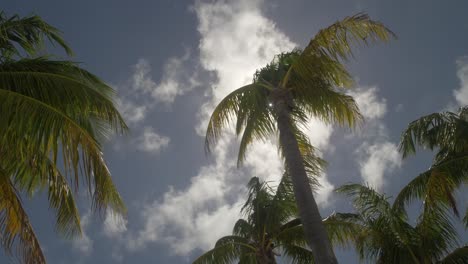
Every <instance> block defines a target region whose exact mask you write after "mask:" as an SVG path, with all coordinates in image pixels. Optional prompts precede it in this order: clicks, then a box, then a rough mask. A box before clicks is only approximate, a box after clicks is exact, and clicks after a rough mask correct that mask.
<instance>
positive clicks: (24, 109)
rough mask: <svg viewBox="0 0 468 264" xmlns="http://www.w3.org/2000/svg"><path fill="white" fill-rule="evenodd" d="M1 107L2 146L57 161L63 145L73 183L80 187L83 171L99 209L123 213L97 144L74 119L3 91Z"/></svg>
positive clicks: (63, 152)
mask: <svg viewBox="0 0 468 264" xmlns="http://www.w3.org/2000/svg"><path fill="white" fill-rule="evenodd" d="M0 108H1V110H2V113H4V114H2V116H0V124H2V125H1V126H0V131H1V137H0V142H2V147H4V146H11V148H12V149H14V146H22V147H20V148H18V149H19V150H27V151H29V152H30V153H51V155H52V156H53V157H54V159H53V160H54V161H55V160H56V157H57V156H58V154H59V147H60V146H61V149H60V153H61V154H62V159H63V162H64V167H65V168H64V169H65V174H66V175H67V174H73V175H74V182H75V184H78V183H79V181H80V178H79V173H80V168H81V169H82V171H81V172H82V173H83V174H84V175H85V182H86V183H87V184H88V186H90V188H89V189H90V190H91V186H92V185H94V188H95V190H94V193H93V198H94V199H93V201H94V205H95V206H96V208H105V207H107V205H110V206H111V207H114V209H115V210H116V211H121V212H122V211H123V209H124V207H123V203H122V201H121V199H120V196H119V195H118V193H117V191H116V190H115V187H114V186H113V184H112V181H111V178H110V173H109V170H108V169H107V166H106V165H105V162H104V160H103V158H102V152H101V148H100V146H99V144H98V142H96V139H95V138H94V137H93V136H92V135H90V134H89V133H88V132H87V131H86V130H84V129H83V128H82V126H80V125H79V124H78V123H77V122H76V121H75V120H73V119H71V118H70V117H69V116H67V115H66V114H65V113H64V112H62V111H59V110H58V109H56V108H53V107H51V106H50V105H47V104H45V103H43V102H41V101H39V100H37V99H35V98H32V97H28V96H24V95H22V94H19V93H16V92H13V91H9V90H3V89H0ZM17 113H21V115H18V114H17ZM7 124H11V125H9V126H7ZM20 135H21V136H20ZM79 150H81V153H80V151H79ZM11 154H16V155H20V156H25V155H27V153H18V152H14V153H11Z"/></svg>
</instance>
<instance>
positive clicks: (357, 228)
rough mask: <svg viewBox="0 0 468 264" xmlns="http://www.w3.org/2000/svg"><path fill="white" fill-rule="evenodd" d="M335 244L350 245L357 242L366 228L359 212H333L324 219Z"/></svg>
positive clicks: (331, 239)
mask: <svg viewBox="0 0 468 264" xmlns="http://www.w3.org/2000/svg"><path fill="white" fill-rule="evenodd" d="M323 224H324V225H325V228H326V229H327V233H328V236H329V237H330V241H331V242H332V244H333V245H334V246H342V247H348V246H350V245H351V244H352V243H355V242H356V240H357V239H358V237H359V236H360V235H361V234H362V232H363V230H364V229H365V226H364V224H363V223H362V220H361V218H360V217H359V215H357V214H349V213H333V214H331V215H330V216H328V217H327V218H325V219H324V220H323Z"/></svg>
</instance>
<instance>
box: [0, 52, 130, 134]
mask: <svg viewBox="0 0 468 264" xmlns="http://www.w3.org/2000/svg"><path fill="white" fill-rule="evenodd" d="M0 89H3V90H8V91H14V92H16V93H19V94H22V95H24V96H28V97H31V98H34V99H37V100H39V101H41V102H43V103H45V104H48V105H50V106H53V107H54V108H56V109H58V110H60V111H63V112H65V113H66V114H67V115H69V116H70V117H72V118H74V119H75V120H76V119H79V118H81V119H82V120H89V119H94V120H96V121H100V122H105V123H106V124H108V125H109V126H110V128H112V129H113V130H115V131H116V132H120V133H122V132H125V131H126V129H127V126H126V124H125V122H124V120H123V118H122V116H121V115H120V114H119V112H118V111H117V109H116V108H115V106H114V104H113V102H112V96H113V95H114V91H113V89H112V88H111V87H109V86H108V85H106V84H105V83H104V82H102V81H101V80H100V79H99V78H98V77H96V76H94V75H93V74H91V73H89V72H87V71H86V70H84V69H81V68H80V67H78V66H77V65H76V64H75V63H73V62H69V61H52V60H48V59H46V58H35V59H22V60H18V61H14V62H7V63H2V64H0Z"/></svg>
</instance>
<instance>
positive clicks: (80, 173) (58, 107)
mask: <svg viewBox="0 0 468 264" xmlns="http://www.w3.org/2000/svg"><path fill="white" fill-rule="evenodd" d="M46 40H48V41H49V42H50V43H52V44H56V45H59V46H60V47H61V48H63V49H64V50H65V52H66V53H67V55H71V54H72V51H71V49H70V48H69V46H68V45H67V44H66V43H65V42H64V41H63V39H62V38H61V34H60V32H59V31H58V30H57V29H56V28H54V27H52V26H51V25H49V24H47V23H46V22H44V21H43V20H42V19H41V18H40V17H38V16H28V17H24V18H21V17H18V16H11V17H8V16H7V15H5V14H4V13H3V12H1V13H0V112H1V114H0V243H1V246H2V247H3V248H4V249H5V250H6V251H7V252H9V253H13V254H15V255H16V256H18V257H19V258H21V259H22V262H24V263H45V262H46V261H45V257H44V254H43V252H42V250H41V248H40V246H39V242H38V239H37V237H36V236H35V234H34V230H33V227H32V225H31V223H30V220H29V218H28V215H27V212H26V211H25V209H24V208H23V204H22V200H21V197H22V196H26V197H31V196H32V195H33V194H35V193H37V192H41V191H46V192H47V194H48V196H47V197H48V200H49V205H50V207H51V208H53V209H54V210H55V211H56V220H57V224H56V229H57V231H59V232H60V233H62V234H64V235H65V236H68V237H69V236H72V235H76V234H80V233H81V228H80V217H79V212H78V209H77V205H76V203H75V200H74V193H75V192H76V191H78V188H79V187H80V186H82V185H85V186H87V188H86V189H87V191H88V192H89V194H90V195H91V196H92V201H93V207H94V208H95V209H97V210H104V209H106V208H111V209H113V210H114V211H116V212H120V213H123V212H124V211H125V207H124V205H123V202H122V200H121V198H120V195H119V194H118V192H117V190H116V189H115V186H114V185H113V183H112V180H111V176H110V172H109V170H108V168H107V166H106V163H105V162H104V159H103V154H102V151H101V145H100V143H99V142H100V141H101V140H103V139H104V138H105V137H106V136H108V135H109V133H111V132H112V133H113V131H115V132H118V133H120V132H124V131H125V130H126V128H127V127H126V125H125V122H124V121H123V119H122V117H121V116H120V114H119V112H118V111H117V110H116V108H115V106H114V104H113V102H112V96H113V90H112V89H111V88H110V87H109V86H107V85H106V84H105V83H104V82H102V81H101V80H100V79H99V78H98V77H96V76H95V75H93V74H91V73H90V72H88V71H86V70H84V69H82V68H80V67H79V66H78V65H77V64H76V63H74V62H72V61H67V60H60V59H56V58H54V57H52V56H50V55H48V54H47V53H46V47H45V44H46V43H45V42H46Z"/></svg>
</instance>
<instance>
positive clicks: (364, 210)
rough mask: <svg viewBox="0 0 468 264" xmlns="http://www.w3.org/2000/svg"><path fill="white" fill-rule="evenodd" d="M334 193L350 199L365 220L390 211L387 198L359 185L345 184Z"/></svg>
mask: <svg viewBox="0 0 468 264" xmlns="http://www.w3.org/2000/svg"><path fill="white" fill-rule="evenodd" d="M336 192H338V193H343V194H345V195H347V196H349V197H352V198H353V205H354V207H355V208H356V210H357V211H358V212H359V213H360V214H362V215H363V216H364V217H366V218H373V217H375V216H376V215H377V216H378V215H380V214H382V213H383V214H385V213H387V212H389V211H390V210H391V207H390V204H389V202H388V200H387V197H385V196H384V195H382V194H379V193H377V192H376V191H375V190H373V189H372V188H370V187H366V186H363V185H360V184H346V185H343V186H341V187H339V188H337V189H336Z"/></svg>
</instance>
